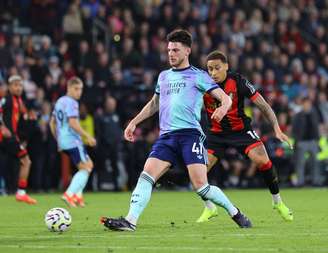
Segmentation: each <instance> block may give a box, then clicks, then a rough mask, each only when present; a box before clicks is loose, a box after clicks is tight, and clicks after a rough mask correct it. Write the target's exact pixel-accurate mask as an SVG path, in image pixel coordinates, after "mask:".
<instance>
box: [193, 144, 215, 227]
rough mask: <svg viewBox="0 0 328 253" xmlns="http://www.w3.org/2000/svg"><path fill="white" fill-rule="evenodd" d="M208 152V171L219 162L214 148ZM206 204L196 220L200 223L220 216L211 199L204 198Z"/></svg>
mask: <svg viewBox="0 0 328 253" xmlns="http://www.w3.org/2000/svg"><path fill="white" fill-rule="evenodd" d="M207 154H208V164H207V172H209V171H210V170H211V169H212V168H213V167H214V165H215V164H216V163H217V161H218V158H217V157H216V156H215V154H214V152H213V151H212V150H208V152H207ZM204 205H205V207H204V210H203V212H202V214H201V215H200V217H199V218H198V219H197V221H196V222H198V223H201V222H207V221H209V220H210V219H211V218H214V217H216V216H218V210H217V207H216V205H215V204H214V203H213V202H212V201H211V200H204Z"/></svg>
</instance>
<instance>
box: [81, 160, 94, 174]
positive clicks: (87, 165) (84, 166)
mask: <svg viewBox="0 0 328 253" xmlns="http://www.w3.org/2000/svg"><path fill="white" fill-rule="evenodd" d="M78 169H79V170H86V171H88V172H89V173H90V172H91V171H92V169H93V161H92V160H91V159H89V160H87V161H85V162H81V163H80V164H79V165H78Z"/></svg>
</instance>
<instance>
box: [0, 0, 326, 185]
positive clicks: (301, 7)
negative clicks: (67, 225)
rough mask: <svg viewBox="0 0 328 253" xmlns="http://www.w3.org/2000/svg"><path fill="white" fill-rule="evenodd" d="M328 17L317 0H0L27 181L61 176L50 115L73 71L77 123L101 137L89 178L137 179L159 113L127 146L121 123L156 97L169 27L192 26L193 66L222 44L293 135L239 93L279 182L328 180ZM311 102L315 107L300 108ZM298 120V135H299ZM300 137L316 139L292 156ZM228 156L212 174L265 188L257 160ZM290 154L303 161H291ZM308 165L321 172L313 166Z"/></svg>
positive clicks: (4, 57)
mask: <svg viewBox="0 0 328 253" xmlns="http://www.w3.org/2000/svg"><path fill="white" fill-rule="evenodd" d="M327 24H328V2H327V1H324V0H317V1H314V0H296V1H292V0H282V1H269V0H250V1H245V0H241V1H237V0H222V1H220V0H181V1H173V0H166V1H165V0H135V1H133V0H131V1H129V0H72V1H69V0H61V1H56V0H42V1H40V0H18V1H10V0H5V1H1V3H0V84H1V86H0V96H3V95H4V94H5V92H6V82H7V78H8V76H10V75H12V74H19V75H21V76H22V77H23V79H24V90H25V95H24V100H25V103H26V105H27V107H28V109H29V110H33V111H35V112H37V115H38V124H37V127H36V128H35V131H33V132H31V137H30V141H29V152H30V153H31V159H32V172H31V176H30V184H31V185H32V187H33V188H34V189H36V190H49V189H57V188H58V187H60V186H61V185H63V184H64V185H65V184H66V181H67V180H68V179H67V178H69V175H66V174H67V170H65V169H63V167H64V168H66V167H67V162H66V163H65V159H66V158H65V157H61V156H60V155H58V153H57V148H56V144H55V141H54V139H53V138H52V137H51V136H50V132H49V128H48V122H49V118H50V115H51V111H52V106H53V104H54V102H55V101H56V99H57V98H58V97H60V96H62V95H63V94H64V93H65V89H66V81H67V80H68V79H69V78H70V77H72V76H74V75H77V76H79V77H81V78H82V79H83V81H84V84H85V88H84V94H83V98H82V100H81V103H80V107H81V108H80V110H81V123H82V125H83V126H84V127H85V128H86V129H88V131H89V132H90V133H91V134H93V135H94V136H96V138H97V140H98V146H97V148H96V149H95V150H90V152H91V154H92V155H93V156H94V160H95V161H96V162H95V164H96V168H95V173H94V176H93V178H92V180H90V181H91V182H90V188H92V189H99V188H100V189H108V190H122V189H126V188H127V187H128V188H131V187H132V186H133V185H134V184H135V181H136V179H137V175H138V174H139V172H140V171H141V170H142V166H143V163H144V160H145V158H146V157H147V153H148V151H149V148H150V147H151V144H152V143H153V142H154V140H155V139H156V137H157V135H158V122H157V120H158V119H157V117H154V118H152V119H150V120H148V121H146V122H145V123H144V124H142V125H141V126H140V127H139V128H138V129H137V131H136V135H137V137H138V138H137V141H136V143H134V144H131V143H126V142H125V141H124V140H123V135H122V133H123V129H124V127H125V126H126V124H127V122H128V120H129V119H130V118H131V117H133V116H134V115H135V113H136V112H138V111H139V110H140V109H141V108H142V106H143V105H144V104H145V103H146V102H147V101H148V100H149V99H150V98H151V96H152V95H153V93H154V87H155V84H156V81H157V80H156V79H157V75H158V73H159V72H160V71H161V70H163V69H165V68H167V67H168V64H167V49H166V34H167V33H168V32H170V31H172V30H173V29H175V28H179V27H180V28H185V29H188V30H189V31H190V32H191V33H192V35H193V39H194V43H193V46H192V54H191V63H192V64H193V65H194V66H197V67H200V68H204V69H205V67H206V56H207V54H208V53H209V52H211V51H212V50H213V49H219V50H221V51H222V52H224V53H226V54H227V56H228V59H229V66H230V69H231V70H234V71H237V72H240V73H241V74H242V75H244V76H245V77H247V78H248V79H249V80H250V81H251V82H252V83H253V84H254V85H255V87H256V88H257V89H259V91H260V92H261V94H262V95H263V96H264V97H265V98H266V99H267V101H268V102H269V104H270V105H271V106H272V108H273V109H274V111H275V112H276V114H277V117H278V120H279V123H280V125H281V128H282V129H283V131H285V132H286V133H287V134H288V135H289V136H290V137H292V138H293V139H294V141H295V149H294V150H289V149H288V147H286V146H285V145H284V144H282V143H279V141H277V139H275V138H274V136H273V133H272V131H271V129H270V127H269V124H268V123H266V121H265V120H264V119H263V117H262V115H261V114H260V112H259V110H258V109H256V108H255V107H254V106H253V105H252V104H251V103H249V102H246V103H247V106H246V109H247V113H248V115H250V116H251V117H252V119H253V125H254V128H255V129H256V131H257V133H258V134H259V135H260V136H262V139H263V140H264V141H265V143H266V146H267V148H268V152H269V155H270V156H271V158H272V160H273V162H274V163H275V164H276V167H277V168H278V172H279V175H280V178H281V180H282V182H283V183H285V184H286V185H294V186H303V185H306V184H312V185H323V184H325V183H327V182H326V181H325V180H326V178H327V175H326V173H327V166H328V165H327V159H328V154H327V149H328V141H327V135H328V99H327V98H328V48H327V47H328V31H327V30H328V26H327ZM308 106H310V109H309V110H310V111H311V113H312V114H315V116H313V117H308V116H307V115H308V114H309V113H307V112H308V111H309V110H308V109H306V108H308ZM300 113H303V114H304V115H305V116H304V115H303V118H305V120H303V121H302V119H299V118H300V117H301V118H302V115H301V116H299V117H298V119H299V120H301V122H303V123H302V124H305V125H303V126H302V125H301V126H300V125H298V124H297V123H295V122H294V118H295V115H298V114H300ZM309 118H311V119H309ZM314 118H315V119H314ZM308 119H309V120H308ZM312 119H313V120H312ZM298 122H300V121H298ZM304 122H309V124H308V125H306V124H307V123H304ZM293 124H294V125H293ZM300 127H303V128H304V129H306V131H305V133H306V134H299V133H298V131H297V130H299V128H300ZM315 128H317V131H314V130H313V129H315ZM312 130H313V131H312ZM296 132H297V133H296ZM309 132H315V133H317V134H309ZM308 140H314V141H315V143H317V144H318V145H319V146H320V148H319V149H317V150H313V149H312V150H310V151H311V152H310V151H309V150H306V151H304V150H303V151H302V152H303V153H302V154H301V155H299V153H298V155H295V154H296V153H297V152H299V150H298V148H297V146H299V145H297V144H298V143H300V142H302V141H308ZM309 152H310V153H309ZM307 156H310V158H311V157H314V158H315V159H307ZM224 157H225V158H224V159H222V161H221V163H220V164H219V165H218V167H220V169H217V170H212V171H213V172H211V175H210V180H212V181H216V183H218V184H220V185H221V186H222V185H224V186H227V187H249V186H261V182H260V181H259V179H258V177H257V176H256V168H254V166H252V164H250V163H249V162H244V160H242V158H241V157H240V156H239V155H238V154H237V153H236V151H235V150H228V151H227V153H226V154H225V156H224ZM313 163H317V164H316V165H313ZM296 164H297V167H302V169H300V170H299V171H298V170H297V168H296ZM315 166H319V169H318V170H320V178H319V179H318V178H317V177H318V176H316V177H315V176H313V177H312V176H311V175H312V171H313V168H314V167H315ZM0 167H1V168H2V169H1V171H2V173H1V174H2V176H4V175H6V170H9V167H8V165H4V162H2V164H1V166H0ZM306 169H309V170H310V171H309V172H310V173H306ZM304 170H305V172H304ZM65 173H66V174H65ZM304 173H305V177H303V178H302V176H301V174H304ZM65 175H66V176H65ZM303 176H304V175H303ZM4 177H5V178H6V176H4ZM65 178H66V179H67V180H66V181H65ZM107 178H108V180H107ZM185 180H186V175H185V174H184V172H183V169H181V168H180V169H179V168H178V169H175V170H173V171H172V173H171V174H169V175H168V176H167V178H166V179H165V180H164V182H163V183H164V184H165V183H167V185H168V186H170V185H171V186H172V185H178V186H181V185H184V184H186V183H185V182H186V181H185ZM6 181H8V182H10V180H6ZM108 182H110V183H108ZM168 182H169V183H168ZM7 184H8V183H7ZM9 185H10V183H9ZM7 187H8V186H7Z"/></svg>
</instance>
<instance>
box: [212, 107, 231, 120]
mask: <svg viewBox="0 0 328 253" xmlns="http://www.w3.org/2000/svg"><path fill="white" fill-rule="evenodd" d="M226 113H227V110H226V109H224V108H223V107H222V106H220V107H218V108H216V109H215V111H214V112H213V114H212V116H211V119H214V120H216V121H217V122H220V121H221V120H222V119H223V117H224V116H225V115H226Z"/></svg>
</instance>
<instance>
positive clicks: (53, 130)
mask: <svg viewBox="0 0 328 253" xmlns="http://www.w3.org/2000/svg"><path fill="white" fill-rule="evenodd" d="M49 127H50V132H51V134H52V136H53V137H54V138H55V139H57V134H56V119H55V117H54V116H51V118H50V122H49Z"/></svg>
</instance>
